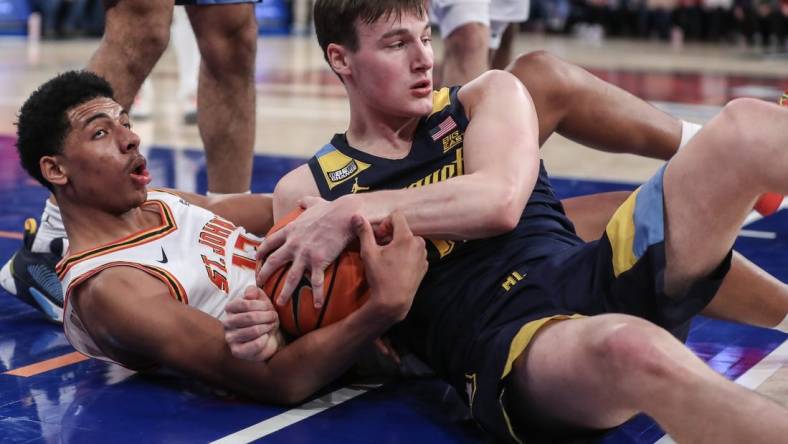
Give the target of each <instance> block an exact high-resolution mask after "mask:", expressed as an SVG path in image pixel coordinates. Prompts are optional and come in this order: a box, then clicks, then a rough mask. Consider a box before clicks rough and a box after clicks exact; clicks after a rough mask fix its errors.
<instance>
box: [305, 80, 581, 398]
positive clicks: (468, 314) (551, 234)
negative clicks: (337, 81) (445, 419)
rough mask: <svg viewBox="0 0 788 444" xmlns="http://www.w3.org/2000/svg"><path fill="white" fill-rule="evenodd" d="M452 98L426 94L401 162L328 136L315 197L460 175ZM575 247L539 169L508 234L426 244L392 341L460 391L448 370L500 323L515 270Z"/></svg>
mask: <svg viewBox="0 0 788 444" xmlns="http://www.w3.org/2000/svg"><path fill="white" fill-rule="evenodd" d="M458 91H459V87H454V88H451V89H448V88H444V89H442V90H440V91H437V92H435V93H434V95H433V97H434V98H433V112H432V114H430V115H429V116H427V117H424V118H422V119H421V121H420V122H419V124H418V127H417V129H416V132H415V135H414V138H413V144H412V147H411V150H410V152H409V153H408V155H407V156H406V157H405V158H403V159H397V160H392V159H384V158H380V157H377V156H373V155H370V154H367V153H364V152H362V151H359V150H357V149H354V148H353V147H351V146H350V145H349V144H348V142H347V138H346V137H345V135H344V134H337V135H335V136H334V137H333V139H332V140H331V143H330V144H328V145H326V146H324V147H323V148H322V149H321V150H320V151H318V153H317V154H316V155H315V156H314V157H312V158H311V159H310V160H309V168H310V170H311V172H312V175H313V176H314V179H315V181H316V182H317V186H318V189H319V190H320V194H321V196H322V197H323V198H325V199H328V200H334V199H336V198H338V197H340V196H342V195H345V194H350V193H361V192H369V191H377V190H390V189H402V188H416V187H421V186H426V185H429V184H433V183H437V182H441V181H444V180H448V179H451V178H452V177H456V176H459V175H462V174H465V172H466V171H465V166H464V162H463V139H464V133H465V129H466V128H467V126H468V123H469V121H468V117H467V116H466V114H465V110H464V108H463V106H462V103H460V102H459V100H458V99H457V93H458ZM528 161H531V159H523V162H528ZM581 243H582V241H581V240H580V239H579V238H578V237H577V236H576V235H575V233H574V227H573V226H572V223H571V222H570V221H569V219H568V218H567V217H566V215H565V214H564V211H563V207H562V206H561V203H560V201H559V200H558V199H557V198H556V196H555V194H554V193H553V190H552V187H551V185H550V181H549V179H548V176H547V172H546V171H545V169H544V165H540V170H539V177H538V180H537V183H536V186H535V187H534V190H533V193H532V194H531V197H530V198H529V200H528V204H527V206H526V208H525V210H524V212H523V214H522V216H521V218H520V221H519V223H518V225H517V227H516V228H515V229H514V230H513V231H511V232H509V233H506V234H502V235H499V236H496V237H492V238H487V239H478V240H469V241H451V240H437V239H428V242H427V248H428V249H429V251H428V258H429V261H430V268H429V271H428V273H427V275H426V277H425V278H424V281H423V283H422V285H421V287H420V289H419V293H418V295H417V297H416V300H415V301H414V304H413V308H412V309H411V312H410V314H409V315H408V318H407V319H406V321H405V322H404V323H403V324H402V325H401V327H399V328H398V329H397V330H398V331H397V333H398V335H399V336H401V337H403V338H404V339H405V341H406V343H407V344H408V346H409V347H411V348H412V349H413V351H414V352H416V353H417V354H418V355H419V356H421V357H422V359H424V360H425V361H426V362H427V363H428V364H430V365H431V366H432V367H433V369H435V370H436V372H438V373H439V374H440V375H442V376H444V377H449V379H450V380H451V382H452V383H456V384H459V385H460V386H462V384H464V381H463V380H462V375H461V374H458V373H457V370H456V369H459V368H463V365H462V361H463V360H464V359H465V353H467V351H468V348H469V346H470V344H471V343H472V342H473V341H474V340H475V335H476V332H478V331H479V329H481V328H484V324H485V323H486V322H490V320H491V319H492V318H497V317H500V315H501V310H502V309H504V308H505V294H506V293H508V292H509V291H510V290H512V289H514V287H516V286H517V284H518V282H519V281H520V280H521V279H522V276H521V274H520V273H519V272H518V271H517V270H522V269H523V268H522V266H523V264H527V263H530V262H535V261H538V260H539V259H542V258H544V257H547V256H548V255H551V254H554V253H556V252H557V251H560V250H562V249H564V248H567V247H571V246H575V245H579V244H581ZM502 295H504V296H502ZM502 304H503V305H502ZM451 369H455V370H451Z"/></svg>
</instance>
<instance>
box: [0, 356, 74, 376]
mask: <svg viewBox="0 0 788 444" xmlns="http://www.w3.org/2000/svg"><path fill="white" fill-rule="evenodd" d="M88 359H90V358H88V357H87V356H85V355H83V354H82V353H79V352H71V353H68V354H65V355H62V356H58V357H55V358H52V359H47V360H46V361H41V362H36V363H35V364H30V365H26V366H24V367H19V368H15V369H13V370H9V371H7V372H5V373H3V374H5V375H13V376H21V377H23V378H29V377H30V376H35V375H39V374H41V373H45V372H48V371H50V370H54V369H57V368H61V367H65V366H67V365H71V364H76V363H78V362H82V361H86V360H88Z"/></svg>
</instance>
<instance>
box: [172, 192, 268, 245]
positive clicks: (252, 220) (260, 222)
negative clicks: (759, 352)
mask: <svg viewBox="0 0 788 444" xmlns="http://www.w3.org/2000/svg"><path fill="white" fill-rule="evenodd" d="M167 191H169V192H171V193H173V194H177V195H178V196H180V197H182V198H183V199H184V200H185V201H187V202H189V203H190V204H193V205H197V206H199V207H203V208H205V209H206V210H209V211H212V212H214V213H216V214H217V215H219V216H221V217H223V218H225V219H227V220H229V221H230V222H232V223H234V224H235V225H238V226H240V227H244V228H245V229H246V231H248V232H250V233H253V234H257V235H263V234H265V233H266V232H268V230H270V229H271V227H272V226H273V224H274V212H273V197H272V196H271V195H270V194H242V193H238V194H222V195H216V196H202V195H200V194H195V193H187V192H185V191H178V190H167Z"/></svg>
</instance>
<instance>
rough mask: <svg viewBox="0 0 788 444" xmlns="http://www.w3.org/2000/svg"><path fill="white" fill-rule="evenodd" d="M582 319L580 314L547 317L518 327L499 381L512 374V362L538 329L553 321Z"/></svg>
mask: <svg viewBox="0 0 788 444" xmlns="http://www.w3.org/2000/svg"><path fill="white" fill-rule="evenodd" d="M583 317H585V316H583V315H580V314H573V315H554V316H548V317H546V318H542V319H537V320H535V321H531V322H528V323H527V324H525V325H523V326H522V327H520V331H518V332H517V334H516V335H514V339H512V344H511V345H510V346H509V356H508V357H507V358H506V365H505V366H504V367H503V374H501V379H503V378H505V377H507V376H509V373H511V372H512V365H513V364H514V360H515V359H517V358H518V357H519V356H520V355H521V354H522V353H523V351H524V350H525V349H526V347H528V344H530V343H531V340H532V339H533V338H534V336H535V335H536V332H537V331H539V329H540V328H542V327H544V326H545V325H547V324H549V323H552V322H554V321H564V320H566V319H577V318H583Z"/></svg>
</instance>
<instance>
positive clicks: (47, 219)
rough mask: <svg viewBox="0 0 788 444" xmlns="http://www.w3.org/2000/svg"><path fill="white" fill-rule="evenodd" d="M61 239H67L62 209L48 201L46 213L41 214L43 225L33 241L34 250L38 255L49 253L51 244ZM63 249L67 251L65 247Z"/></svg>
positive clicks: (45, 208) (45, 207)
mask: <svg viewBox="0 0 788 444" xmlns="http://www.w3.org/2000/svg"><path fill="white" fill-rule="evenodd" d="M59 237H66V227H64V226H63V218H62V217H61V216H60V208H59V207H58V206H57V205H55V204H53V203H52V202H50V201H49V199H47V203H46V205H45V206H44V212H43V213H41V224H40V225H39V227H38V232H37V233H36V237H35V239H33V246H32V250H33V251H34V252H36V253H49V244H50V243H51V242H52V240H53V239H57V238H59ZM63 249H64V250H65V245H64V246H63Z"/></svg>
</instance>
